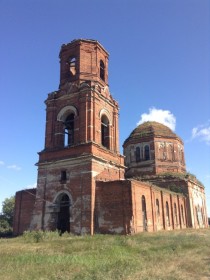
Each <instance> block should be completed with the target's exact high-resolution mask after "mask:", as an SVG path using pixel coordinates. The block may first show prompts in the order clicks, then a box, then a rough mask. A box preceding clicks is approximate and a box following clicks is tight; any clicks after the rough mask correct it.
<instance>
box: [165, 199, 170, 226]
mask: <svg viewBox="0 0 210 280" xmlns="http://www.w3.org/2000/svg"><path fill="white" fill-rule="evenodd" d="M166 222H167V225H168V226H170V216H169V207H168V201H166Z"/></svg>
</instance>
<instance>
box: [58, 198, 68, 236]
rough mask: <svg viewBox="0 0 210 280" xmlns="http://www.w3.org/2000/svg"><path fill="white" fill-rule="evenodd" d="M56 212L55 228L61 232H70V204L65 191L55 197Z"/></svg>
mask: <svg viewBox="0 0 210 280" xmlns="http://www.w3.org/2000/svg"><path fill="white" fill-rule="evenodd" d="M57 205H58V213H57V230H58V231H59V232H60V233H61V234H62V233H64V232H70V222H69V220H70V206H71V201H70V198H69V196H68V195H67V194H66V193H63V194H61V195H60V196H59V198H58V199H57Z"/></svg>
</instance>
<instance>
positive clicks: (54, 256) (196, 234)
mask: <svg viewBox="0 0 210 280" xmlns="http://www.w3.org/2000/svg"><path fill="white" fill-rule="evenodd" d="M37 236H38V237H37ZM0 266H1V273H0V279H3V280H13V279H15V280H16V279H23V280H24V279H27V280H32V279H33V280H36V279H39V280H48V279H50V280H54V279H55V280H62V279H63V280H69V279H75V280H76V279H78V280H83V279H84V280H105V279H106V280H109V279H115V280H118V279H120V280H121V279H122V280H123V279H127V280H137V279H138V280H139V279H140V280H141V279H142V280H146V279H148V280H153V279H154V280H173V279H183V280H184V279H186V280H188V279H196V280H199V279H201V280H207V279H210V230H207V229H206V230H197V231H196V230H185V231H173V232H159V233H143V234H139V235H135V236H116V235H115V236H114V235H95V236H72V235H68V234H64V235H62V236H59V234H58V233H56V232H55V233H53V232H51V233H50V232H46V233H43V232H31V233H30V232H26V233H24V235H23V236H22V237H18V238H13V239H0Z"/></svg>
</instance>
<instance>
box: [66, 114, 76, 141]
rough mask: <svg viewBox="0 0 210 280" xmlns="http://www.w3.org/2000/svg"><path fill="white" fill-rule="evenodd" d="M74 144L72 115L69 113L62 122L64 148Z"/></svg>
mask: <svg viewBox="0 0 210 280" xmlns="http://www.w3.org/2000/svg"><path fill="white" fill-rule="evenodd" d="M73 144H74V114H73V113H71V114H69V115H68V116H67V118H66V120H65V121H64V146H72V145H73Z"/></svg>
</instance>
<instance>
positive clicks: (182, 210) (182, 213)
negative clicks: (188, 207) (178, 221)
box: [181, 205, 185, 224]
mask: <svg viewBox="0 0 210 280" xmlns="http://www.w3.org/2000/svg"><path fill="white" fill-rule="evenodd" d="M181 216H182V222H183V224H185V220H184V209H183V206H182V205H181Z"/></svg>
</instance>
